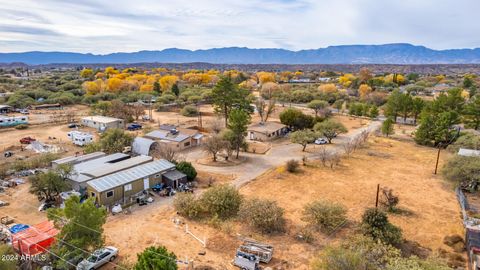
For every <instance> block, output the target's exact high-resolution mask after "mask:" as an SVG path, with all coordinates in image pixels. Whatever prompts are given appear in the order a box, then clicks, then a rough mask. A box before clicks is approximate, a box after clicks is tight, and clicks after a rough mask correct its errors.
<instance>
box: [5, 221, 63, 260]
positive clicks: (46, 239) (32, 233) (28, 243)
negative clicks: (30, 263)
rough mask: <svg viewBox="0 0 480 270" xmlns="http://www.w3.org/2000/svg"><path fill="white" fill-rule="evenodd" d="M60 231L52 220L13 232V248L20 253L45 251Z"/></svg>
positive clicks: (33, 253) (35, 253)
mask: <svg viewBox="0 0 480 270" xmlns="http://www.w3.org/2000/svg"><path fill="white" fill-rule="evenodd" d="M58 233H59V231H58V230H57V229H56V228H55V226H54V225H53V223H52V222H50V221H48V220H47V221H44V222H42V223H39V224H37V225H33V226H31V227H30V228H28V229H25V230H23V231H20V232H17V233H15V234H12V246H13V249H14V250H15V251H16V252H17V253H19V254H25V255H37V254H40V253H44V252H45V250H46V249H48V248H49V247H50V246H51V245H52V244H53V243H54V242H55V238H54V237H55V236H56V235H57V234H58Z"/></svg>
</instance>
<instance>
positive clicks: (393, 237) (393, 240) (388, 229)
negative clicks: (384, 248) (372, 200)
mask: <svg viewBox="0 0 480 270" xmlns="http://www.w3.org/2000/svg"><path fill="white" fill-rule="evenodd" d="M361 226H362V231H363V234H364V235H366V236H370V237H372V238H373V239H374V240H380V241H382V242H384V243H385V244H390V245H395V244H399V243H400V242H401V241H402V230H401V229H400V228H398V227H396V226H395V225H393V224H391V223H390V221H388V217H387V214H386V213H385V212H383V211H380V210H378V209H376V208H369V209H367V210H366V211H365V213H364V214H363V216H362V224H361Z"/></svg>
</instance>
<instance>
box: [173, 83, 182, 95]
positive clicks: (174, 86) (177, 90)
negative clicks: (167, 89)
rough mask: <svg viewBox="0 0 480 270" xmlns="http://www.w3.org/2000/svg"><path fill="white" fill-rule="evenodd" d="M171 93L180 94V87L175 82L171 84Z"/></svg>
mask: <svg viewBox="0 0 480 270" xmlns="http://www.w3.org/2000/svg"><path fill="white" fill-rule="evenodd" d="M172 93H173V94H175V96H177V97H178V95H179V94H180V88H178V84H176V83H175V84H173V85H172Z"/></svg>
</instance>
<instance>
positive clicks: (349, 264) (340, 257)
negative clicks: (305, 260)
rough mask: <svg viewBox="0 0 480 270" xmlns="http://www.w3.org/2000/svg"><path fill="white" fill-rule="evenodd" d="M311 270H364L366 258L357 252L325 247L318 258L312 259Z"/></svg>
mask: <svg viewBox="0 0 480 270" xmlns="http://www.w3.org/2000/svg"><path fill="white" fill-rule="evenodd" d="M311 269H312V270H365V269H370V268H367V261H366V257H365V256H363V254H362V253H360V252H359V251H355V250H351V249H347V248H343V247H335V248H334V247H327V248H326V249H325V250H324V251H322V253H320V258H317V259H314V260H313V261H312V265H311Z"/></svg>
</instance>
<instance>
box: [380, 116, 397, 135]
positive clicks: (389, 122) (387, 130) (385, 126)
mask: <svg viewBox="0 0 480 270" xmlns="http://www.w3.org/2000/svg"><path fill="white" fill-rule="evenodd" d="M394 124H395V122H393V119H392V118H391V117H388V118H387V119H386V120H385V121H383V123H382V134H383V135H385V136H386V137H388V136H390V135H392V134H393V133H394V130H393V125H394Z"/></svg>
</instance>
